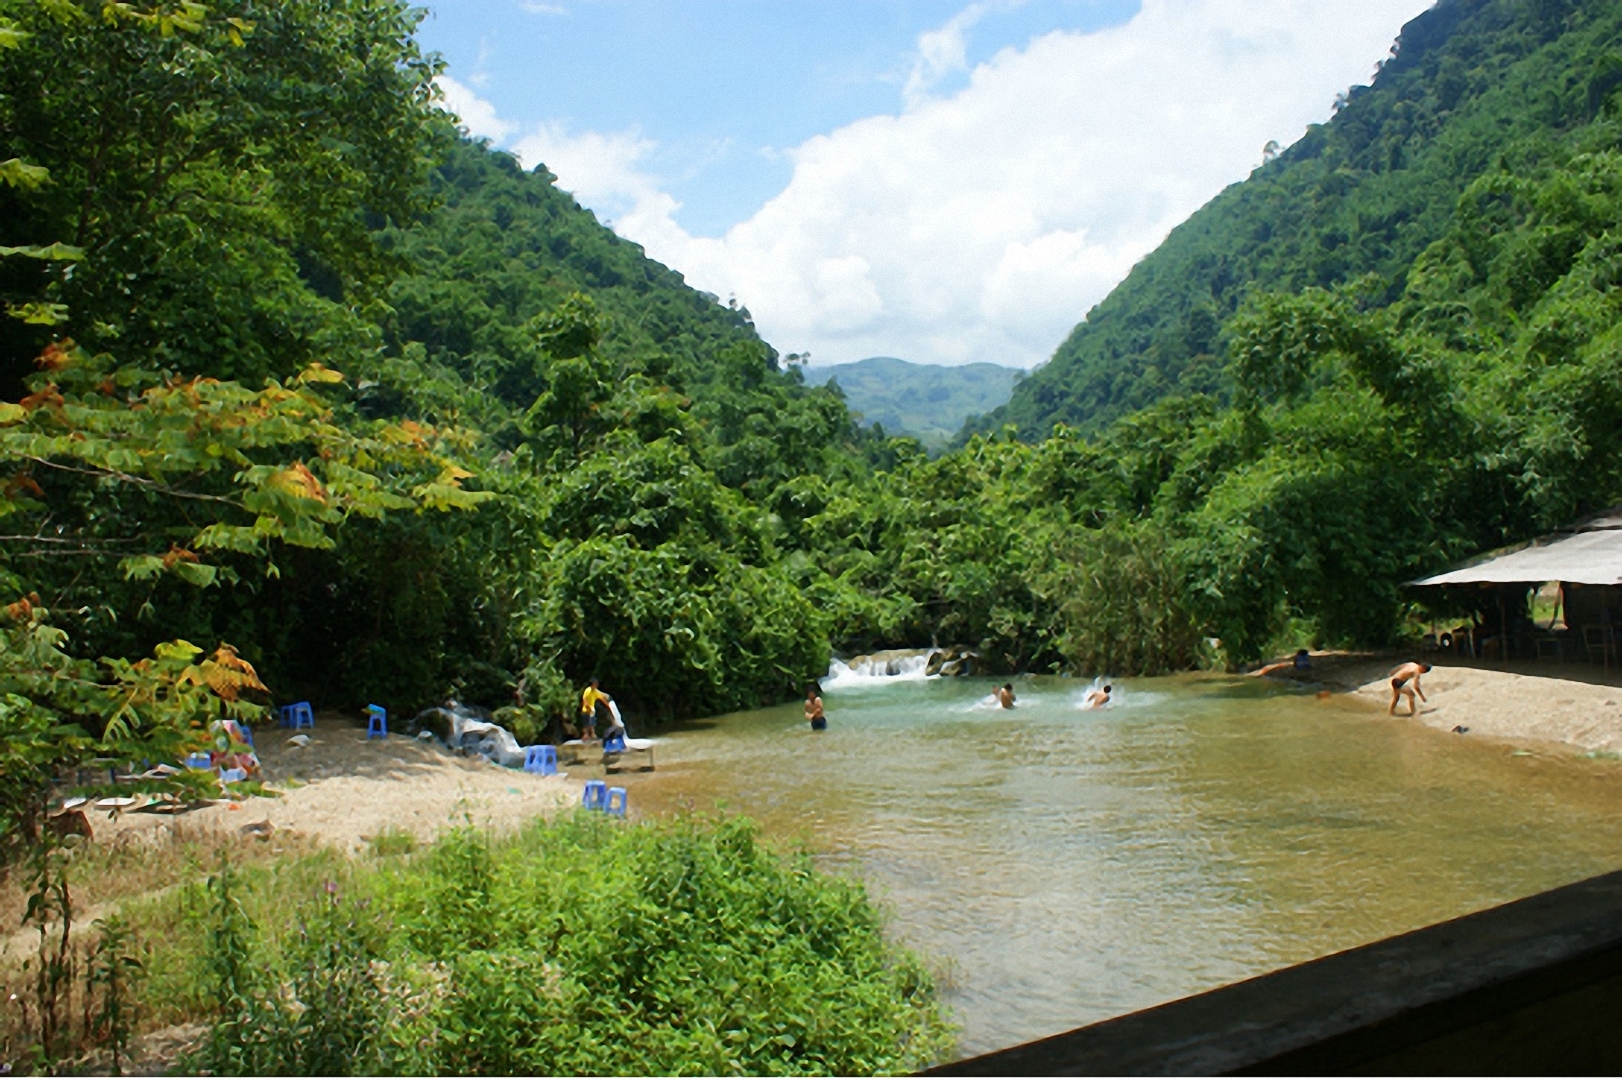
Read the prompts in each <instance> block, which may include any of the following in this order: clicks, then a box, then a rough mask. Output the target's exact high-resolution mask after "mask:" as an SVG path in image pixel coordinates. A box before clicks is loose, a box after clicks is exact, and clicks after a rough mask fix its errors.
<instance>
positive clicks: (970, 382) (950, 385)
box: [803, 356, 1025, 450]
mask: <svg viewBox="0 0 1622 1080" xmlns="http://www.w3.org/2000/svg"><path fill="white" fill-rule="evenodd" d="M803 374H804V376H805V381H806V382H807V383H811V384H815V385H823V384H826V383H828V382H837V383H838V384H839V388H840V389H841V390H843V391H844V392H845V402H846V404H848V405H849V406H850V408H851V411H852V412H854V413H857V414H859V415H860V416H861V419H862V422H863V423H867V424H877V425H878V426H879V427H881V428H882V429H883V430H884V432H885V434H887V435H909V436H911V437H912V438H915V439H917V440H918V441H919V442H921V443H923V444H924V445H925V446H926V447H928V448H929V449H931V450H939V449H941V448H942V447H944V446H945V445H946V444H947V443H948V442H950V441H951V439H952V436H953V435H956V434H957V432H958V431H959V429H961V428H962V427H963V422H964V421H965V420H967V419H968V418H969V417H971V416H973V415H975V414H976V413H982V412H985V411H986V410H988V409H993V408H996V407H997V406H998V405H1001V404H1003V403H1004V402H1006V401H1007V400H1008V398H1009V396H1010V395H1011V394H1012V393H1013V392H1014V384H1015V383H1017V382H1018V381H1019V380H1020V378H1021V377H1022V376H1023V375H1024V374H1025V373H1024V372H1023V371H1021V370H1019V369H1018V368H1008V367H1002V366H1000V365H998V364H964V365H962V366H961V367H945V366H942V365H939V364H914V363H910V362H908V361H906V360H897V359H896V358H894V357H892V356H873V357H869V358H868V359H866V360H858V361H856V362H855V363H851V364H833V365H830V366H829V367H816V368H805V369H803Z"/></svg>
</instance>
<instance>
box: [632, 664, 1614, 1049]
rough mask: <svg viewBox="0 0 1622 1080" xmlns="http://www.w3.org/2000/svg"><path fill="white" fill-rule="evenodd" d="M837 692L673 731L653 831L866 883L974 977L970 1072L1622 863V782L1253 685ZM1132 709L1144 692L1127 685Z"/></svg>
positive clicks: (636, 787)
mask: <svg viewBox="0 0 1622 1080" xmlns="http://www.w3.org/2000/svg"><path fill="white" fill-rule="evenodd" d="M991 685H992V684H991V682H990V681H989V680H930V681H928V682H924V681H891V682H890V683H888V684H884V685H857V686H849V687H830V688H829V689H828V691H827V693H826V700H827V704H828V716H829V722H830V729H829V730H828V731H826V732H821V733H813V732H811V731H809V730H808V729H807V728H806V726H805V724H804V723H803V721H802V720H801V717H800V710H799V706H798V705H794V706H788V707H784V708H778V709H767V710H761V711H758V712H753V713H745V714H739V715H735V716H728V717H722V718H720V719H718V720H714V721H706V722H704V723H702V724H694V725H690V726H688V727H685V728H682V729H679V730H676V731H673V732H669V733H665V734H663V735H662V736H661V743H660V745H659V747H658V754H659V758H658V771H657V772H654V773H649V774H620V776H621V777H622V779H623V780H624V781H625V782H626V784H627V786H628V787H630V788H631V798H632V806H633V809H635V810H637V811H638V812H641V813H650V812H658V811H660V810H663V809H668V808H671V807H674V806H676V805H679V804H680V803H682V802H684V801H689V800H690V801H691V802H692V803H694V804H696V805H698V806H699V807H701V808H708V807H711V806H713V805H714V803H715V801H716V800H717V799H723V800H725V801H726V803H727V804H728V805H729V806H730V807H731V808H732V809H735V810H739V811H743V812H746V813H749V814H751V815H753V816H756V817H758V818H760V819H762V820H763V821H765V822H766V824H767V826H768V828H770V829H771V830H772V831H774V832H775V833H778V834H780V835H785V836H789V837H795V836H804V837H806V838H807V839H808V840H809V841H810V842H811V843H812V844H813V845H814V846H815V847H816V848H817V849H819V850H822V851H826V852H828V858H829V860H830V861H831V862H834V863H836V864H843V865H848V866H850V867H852V868H854V869H855V870H856V871H857V872H858V873H860V874H861V875H862V876H863V877H864V878H865V880H867V881H868V882H869V883H870V884H871V886H872V887H873V889H874V891H875V893H876V894H877V895H878V896H880V897H881V898H882V899H883V900H884V901H885V902H886V903H887V904H888V905H889V906H890V908H891V909H892V911H893V913H894V919H895V928H896V930H897V932H898V933H899V934H900V935H901V936H902V937H903V938H904V939H905V940H907V941H908V942H910V943H911V944H913V945H915V946H917V947H919V948H920V949H922V950H924V951H925V952H927V953H929V954H930V955H932V956H934V957H936V958H939V959H941V960H943V961H947V962H949V963H950V964H951V965H952V969H953V985H952V986H951V988H950V989H949V991H948V995H947V996H948V1000H949V1001H950V1002H951V1004H952V1005H953V1006H954V1008H955V1009H956V1010H957V1014H958V1019H959V1021H960V1023H961V1024H962V1026H963V1040H962V1048H963V1050H964V1052H966V1053H971V1052H978V1051H982V1050H989V1049H994V1048H996V1047H1000V1046H1006V1045H1009V1044H1012V1043H1016V1042H1020V1041H1023V1040H1026V1039H1030V1038H1035V1037H1038V1036H1042V1035H1048V1034H1052V1033H1054V1032H1057V1031H1061V1030H1064V1029H1067V1028H1070V1027H1074V1026H1076V1025H1079V1024H1084V1023H1087V1022H1090V1021H1093V1020H1098V1019H1101V1018H1104V1017H1107V1016H1113V1015H1116V1014H1119V1013H1123V1012H1127V1011H1130V1010H1133V1009H1138V1008H1142V1007H1144V1006H1147V1005H1151V1004H1154V1003H1156V1002H1161V1001H1166V1000H1169V999H1171V998H1175V997H1180V996H1182V995H1185V994H1188V993H1191V992H1194V991H1198V990H1202V989H1207V988H1209V987H1212V986H1216V985H1219V984H1222V983H1225V982H1230V981H1232V980H1235V979H1239V978H1243V977H1246V976H1248V975H1252V974H1256V973H1259V972H1262V971H1267V970H1271V969H1273V968H1277V967H1280V966H1283V965H1286V964H1290V963H1295V962H1298V961H1302V960H1307V959H1310V958H1312V957H1315V956H1321V955H1323V954H1325V953H1329V952H1333V951H1335V950H1338V949H1343V948H1347V947H1349V946H1353V945H1357V944H1360V943H1363V942H1366V941H1370V940H1373V939H1375V938H1379V937H1383V936H1386V935H1389V934H1393V933H1398V932H1401V931H1404V930H1409V929H1413V928H1415V927H1418V926H1423V925H1426V924H1428V923H1432V922H1435V921H1437V920H1439V919H1445V918H1450V917H1452V916H1456V915H1461V914H1464V913H1466V912H1469V911H1474V910H1477V909H1480V908H1483V907H1487V906H1490V905H1492V904H1495V903H1499V902H1502V901H1505V900H1510V899H1513V898H1515V897H1519V896H1524V895H1526V894H1529V893H1532V892H1535V891H1538V890H1541V889H1546V888H1550V887H1553V886H1556V885H1560V884H1563V883H1566V882H1570V881H1575V880H1578V879H1580V878H1584V877H1588V876H1590V875H1593V874H1597V873H1602V872H1604V871H1607V870H1612V869H1616V868H1617V867H1619V866H1622V829H1619V826H1622V765H1619V764H1618V763H1608V762H1589V761H1583V760H1581V759H1576V758H1571V757H1567V756H1563V755H1553V754H1543V753H1539V754H1534V755H1531V756H1516V755H1515V754H1513V753H1512V748H1510V747H1507V746H1504V745H1502V744H1489V743H1483V742H1479V741H1477V740H1474V739H1472V738H1470V737H1468V736H1464V737H1460V736H1456V735H1449V734H1445V733H1438V732H1433V731H1430V730H1428V729H1424V728H1421V727H1419V726H1418V725H1415V724H1413V723H1408V722H1402V721H1395V720H1390V719H1387V718H1386V717H1385V715H1384V713H1383V710H1379V709H1376V708H1371V707H1368V706H1366V705H1364V704H1363V703H1360V702H1357V701H1353V700H1350V699H1348V698H1343V697H1336V698H1334V699H1331V700H1327V701H1323V700H1318V699H1317V698H1315V697H1314V696H1312V695H1311V694H1304V693H1301V692H1299V691H1296V690H1293V689H1292V688H1290V687H1285V686H1278V685H1273V684H1269V683H1266V682H1264V681H1262V680H1256V679H1231V678H1223V677H1202V676H1180V677H1174V678H1169V679H1157V680H1140V681H1137V682H1128V683H1126V684H1124V692H1121V693H1120V694H1119V697H1118V700H1117V702H1116V703H1115V704H1114V705H1113V706H1111V707H1110V708H1107V709H1104V710H1100V711H1094V712H1084V711H1081V710H1079V709H1078V708H1077V707H1076V701H1077V699H1078V698H1079V696H1080V692H1081V691H1082V689H1084V687H1083V686H1082V685H1081V684H1080V683H1077V682H1075V681H1073V680H1061V679H1026V680H1022V681H1020V682H1019V683H1017V684H1016V689H1017V690H1018V691H1019V695H1020V705H1019V707H1018V708H1017V709H1016V710H1014V711H1012V712H1004V711H1001V710H998V709H996V708H992V707H988V706H987V705H986V704H985V703H984V701H983V699H984V698H985V696H986V695H987V694H988V693H989V692H990V689H991ZM1117 689H1118V690H1123V687H1122V686H1120V685H1118V687H1117Z"/></svg>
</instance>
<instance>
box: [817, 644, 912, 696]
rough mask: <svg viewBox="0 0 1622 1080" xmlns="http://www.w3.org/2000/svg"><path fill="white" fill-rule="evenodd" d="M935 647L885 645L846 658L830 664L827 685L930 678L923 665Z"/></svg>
mask: <svg viewBox="0 0 1622 1080" xmlns="http://www.w3.org/2000/svg"><path fill="white" fill-rule="evenodd" d="M933 651H934V650H933V649H886V650H885V651H883V652H876V653H873V654H871V655H868V656H853V657H851V659H850V660H849V661H848V662H847V661H844V660H834V661H832V662H830V663H829V664H828V674H827V676H826V677H825V678H824V679H823V685H824V686H825V687H835V688H839V687H852V686H883V685H885V684H887V683H896V682H916V681H919V680H922V679H924V678H927V676H926V675H925V674H924V668H925V667H926V666H927V665H928V664H929V654H930V653H931V652H933Z"/></svg>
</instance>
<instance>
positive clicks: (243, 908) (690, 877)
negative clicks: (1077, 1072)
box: [189, 814, 952, 1075]
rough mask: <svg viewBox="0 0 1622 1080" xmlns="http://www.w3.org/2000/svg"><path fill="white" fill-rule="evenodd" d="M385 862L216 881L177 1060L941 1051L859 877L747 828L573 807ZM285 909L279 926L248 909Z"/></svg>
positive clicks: (771, 1062)
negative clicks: (202, 985) (199, 996)
mask: <svg viewBox="0 0 1622 1080" xmlns="http://www.w3.org/2000/svg"><path fill="white" fill-rule="evenodd" d="M391 862H392V863H393V864H392V865H386V864H377V863H374V864H356V865H353V866H352V868H351V869H349V870H347V871H346V872H345V873H344V874H343V875H342V876H343V879H344V880H343V881H341V882H340V881H336V880H332V881H324V882H321V883H319V884H317V885H315V886H314V887H313V888H312V887H311V885H312V880H313V879H312V877H311V875H310V873H308V872H307V871H306V870H300V869H298V868H297V867H295V868H293V872H291V873H289V874H288V875H286V877H285V878H283V879H282V880H283V881H284V883H285V884H288V885H291V886H292V887H293V889H294V890H296V891H302V892H304V893H306V895H307V896H308V899H307V900H306V901H305V902H303V903H302V904H295V905H289V903H288V900H289V897H288V896H287V895H286V890H285V889H284V890H282V891H281V894H280V896H279V897H274V898H272V897H255V896H253V895H252V893H253V892H254V891H255V890H258V891H259V892H266V891H267V890H275V889H276V888H277V884H276V883H277V880H278V879H277V877H274V876H272V877H266V876H263V875H260V876H254V877H248V876H238V875H237V874H236V873H235V872H233V871H229V870H226V871H222V873H221V874H219V875H217V876H216V877H215V879H214V881H213V882H212V884H211V887H210V898H209V910H210V919H211V922H212V930H211V934H210V941H211V945H210V948H209V950H208V956H207V957H206V958H204V957H193V958H192V959H191V960H190V961H189V963H190V965H191V967H192V968H193V969H194V970H195V971H196V972H197V973H198V976H199V977H200V979H201V980H202V981H207V982H212V983H213V984H214V985H213V986H212V997H213V999H214V1000H216V1001H218V1002H219V1003H220V1007H219V1012H218V1018H217V1020H216V1022H215V1027H214V1036H213V1038H212V1039H211V1041H210V1042H209V1044H208V1047H207V1049H205V1051H204V1054H203V1056H202V1058H200V1059H199V1060H198V1061H195V1062H193V1063H192V1064H194V1065H196V1066H200V1067H206V1068H208V1069H209V1070H211V1071H216V1072H218V1071H222V1070H223V1071H229V1072H240V1071H247V1072H261V1073H276V1072H307V1071H310V1070H316V1071H321V1072H329V1073H341V1072H378V1073H393V1072H419V1071H422V1072H432V1073H462V1074H512V1073H520V1074H523V1073H528V1074H540V1075H557V1074H621V1075H624V1074H643V1075H647V1074H692V1073H702V1074H738V1073H747V1074H770V1075H809V1074H817V1075H821V1074H830V1073H833V1074H862V1075H867V1074H873V1073H889V1072H904V1071H911V1070H914V1069H917V1068H920V1067H923V1066H926V1065H928V1064H929V1063H931V1062H932V1061H935V1060H938V1059H939V1058H941V1057H942V1056H943V1055H945V1054H946V1053H947V1052H949V1051H950V1049H951V1047H952V1033H951V1028H950V1026H949V1025H948V1023H947V1022H946V1019H945V1017H944V1015H943V1013H942V1011H941V1009H940V1006H939V1005H938V1004H937V1002H936V1000H935V987H934V981H933V979H932V977H931V975H930V974H929V972H928V970H927V969H926V968H925V967H924V966H923V964H922V963H921V961H920V960H919V959H918V958H917V957H915V956H914V955H912V954H911V953H909V952H908V951H906V950H905V949H903V948H900V947H898V946H896V945H894V944H892V943H890V942H888V941H886V939H885V937H884V933H883V919H882V916H881V914H880V912H879V910H878V909H877V908H876V907H875V906H874V905H873V903H872V902H871V901H870V900H869V899H868V897H867V894H866V891H865V890H864V889H863V887H862V886H861V885H860V884H859V883H856V882H854V881H851V880H848V879H845V878H841V877H834V876H830V875H827V874H824V873H822V872H820V871H818V870H816V869H815V867H814V866H813V865H812V863H811V860H810V858H809V856H808V855H806V854H804V853H803V852H802V853H796V854H791V855H784V854H781V853H779V852H777V851H775V850H774V849H773V848H771V847H770V846H768V845H767V844H766V843H764V842H763V840H762V839H761V836H760V834H759V830H758V827H757V826H756V825H755V824H754V823H753V822H750V821H748V820H747V819H743V818H736V817H731V818H714V819H711V818H698V817H684V818H678V819H675V820H670V821H658V822H649V823H641V824H636V825H626V824H623V823H620V822H615V821H611V820H606V819H604V818H602V817H601V816H599V815H589V814H580V815H577V816H575V817H572V818H567V819H563V820H560V821H556V822H536V823H535V824H534V825H532V826H531V827H530V828H529V829H528V830H526V831H525V832H524V833H522V834H521V835H520V836H518V837H516V838H514V839H512V840H510V841H504V842H502V843H500V844H494V845H493V844H492V843H491V842H490V841H489V840H487V839H486V837H485V836H484V835H483V834H482V833H479V832H477V831H475V830H473V829H471V828H463V829H458V830H455V831H453V832H451V833H449V834H447V835H446V836H445V837H443V838H442V839H441V840H440V841H439V842H438V843H437V844H435V845H433V846H432V847H431V848H429V849H427V850H426V851H424V852H421V853H419V854H417V855H413V856H408V857H407V858H406V859H405V861H404V862H398V861H393V860H391ZM289 906H293V907H294V910H293V912H292V915H293V917H292V918H291V919H290V920H289V919H288V918H287V916H286V914H285V913H286V911H287V908H288V907H289ZM278 907H279V909H280V910H281V911H283V912H284V914H283V915H282V916H281V917H280V918H279V919H278V922H279V923H282V924H284V925H285V926H286V928H285V929H283V930H282V931H281V932H280V933H279V934H275V933H271V932H268V931H262V930H261V929H260V928H259V927H257V926H255V925H254V922H253V920H252V919H250V918H249V915H248V913H249V912H251V911H256V912H260V913H261V919H265V916H266V915H268V913H270V912H273V911H276V910H278ZM267 921H268V920H267Z"/></svg>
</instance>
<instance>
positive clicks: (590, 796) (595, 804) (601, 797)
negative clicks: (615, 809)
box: [580, 780, 608, 810]
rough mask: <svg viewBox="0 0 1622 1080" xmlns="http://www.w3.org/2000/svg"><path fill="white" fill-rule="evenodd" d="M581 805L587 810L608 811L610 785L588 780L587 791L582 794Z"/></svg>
mask: <svg viewBox="0 0 1622 1080" xmlns="http://www.w3.org/2000/svg"><path fill="white" fill-rule="evenodd" d="M580 805H581V806H584V807H585V808H586V809H587V810H607V809H608V785H607V784H605V783H603V782H602V781H601V780H587V781H586V790H585V791H583V792H581V794H580Z"/></svg>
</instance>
